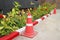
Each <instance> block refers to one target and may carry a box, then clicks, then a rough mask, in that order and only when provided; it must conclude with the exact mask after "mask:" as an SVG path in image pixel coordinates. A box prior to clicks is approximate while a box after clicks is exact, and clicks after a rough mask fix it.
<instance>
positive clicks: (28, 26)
mask: <svg viewBox="0 0 60 40" xmlns="http://www.w3.org/2000/svg"><path fill="white" fill-rule="evenodd" d="M36 34H37V32H36V31H34V29H33V22H32V16H31V14H30V12H29V13H28V18H27V23H26V29H25V31H24V32H23V33H22V36H26V37H29V38H33V37H34V36H35V35H36Z"/></svg>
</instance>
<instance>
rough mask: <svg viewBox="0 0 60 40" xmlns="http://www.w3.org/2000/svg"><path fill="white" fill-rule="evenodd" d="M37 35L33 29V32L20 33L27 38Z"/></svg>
mask: <svg viewBox="0 0 60 40" xmlns="http://www.w3.org/2000/svg"><path fill="white" fill-rule="evenodd" d="M36 35H37V32H36V31H34V32H33V33H24V32H23V33H22V36H25V37H28V38H33V37H35V36H36Z"/></svg>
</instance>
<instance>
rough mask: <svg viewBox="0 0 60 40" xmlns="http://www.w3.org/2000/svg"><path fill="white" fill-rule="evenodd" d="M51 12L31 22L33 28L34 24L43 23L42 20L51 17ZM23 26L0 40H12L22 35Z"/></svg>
mask: <svg viewBox="0 0 60 40" xmlns="http://www.w3.org/2000/svg"><path fill="white" fill-rule="evenodd" d="M53 11H54V10H52V11H51V12H50V13H49V14H46V15H44V16H42V17H41V18H39V19H37V20H35V21H34V22H33V26H35V25H36V24H38V23H39V22H41V21H43V20H44V19H46V18H47V17H49V16H51V15H52V14H53ZM25 28H26V27H25V26H24V27H23V28H20V29H18V30H16V31H15V32H12V33H11V34H9V35H7V36H4V37H2V38H0V40H10V39H14V38H15V37H17V36H19V35H21V34H22V32H23V31H24V30H25Z"/></svg>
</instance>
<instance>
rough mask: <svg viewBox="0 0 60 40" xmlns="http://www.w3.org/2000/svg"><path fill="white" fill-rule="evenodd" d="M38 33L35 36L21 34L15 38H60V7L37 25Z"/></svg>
mask: <svg viewBox="0 0 60 40" xmlns="http://www.w3.org/2000/svg"><path fill="white" fill-rule="evenodd" d="M34 28H35V30H36V31H37V32H38V34H37V35H36V36H35V37H34V38H32V39H31V38H27V37H23V36H19V37H17V38H15V39H14V40H60V9H58V10H57V14H55V15H54V14H53V15H51V16H49V17H48V18H47V19H45V20H44V21H41V22H40V23H39V24H37V25H36V26H35V27H34Z"/></svg>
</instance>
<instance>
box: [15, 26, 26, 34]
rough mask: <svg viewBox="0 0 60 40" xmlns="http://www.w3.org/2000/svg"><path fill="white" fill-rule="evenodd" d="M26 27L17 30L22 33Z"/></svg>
mask: <svg viewBox="0 0 60 40" xmlns="http://www.w3.org/2000/svg"><path fill="white" fill-rule="evenodd" d="M25 28H26V27H23V28H20V29H18V30H16V32H19V33H20V34H21V33H22V32H23V31H24V30H25Z"/></svg>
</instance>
